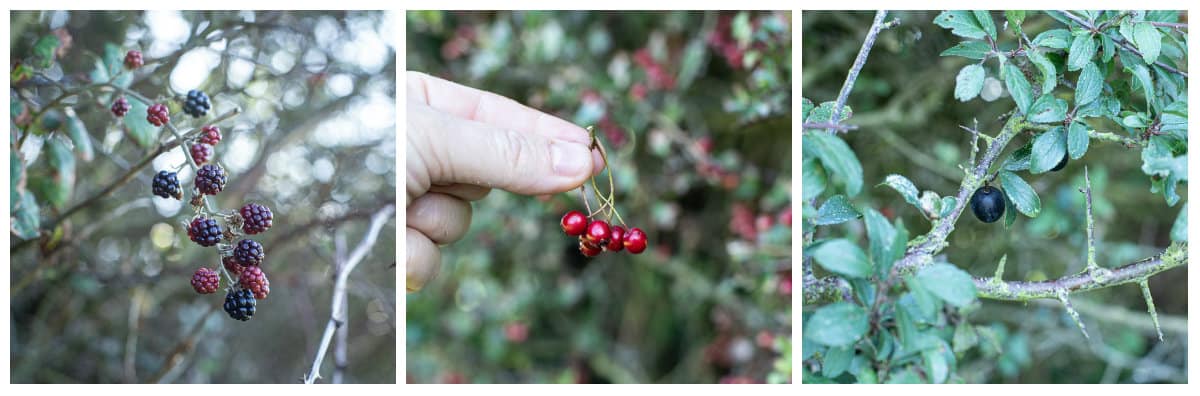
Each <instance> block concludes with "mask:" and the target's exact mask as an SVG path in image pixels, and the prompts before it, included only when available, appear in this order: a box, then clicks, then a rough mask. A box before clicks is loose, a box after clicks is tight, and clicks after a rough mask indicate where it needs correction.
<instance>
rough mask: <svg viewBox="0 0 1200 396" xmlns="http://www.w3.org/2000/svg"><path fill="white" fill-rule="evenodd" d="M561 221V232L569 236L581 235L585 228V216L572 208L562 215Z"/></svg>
mask: <svg viewBox="0 0 1200 396" xmlns="http://www.w3.org/2000/svg"><path fill="white" fill-rule="evenodd" d="M561 223H562V229H563V232H565V233H567V235H570V236H580V235H583V232H584V230H585V229H587V217H586V216H584V215H583V213H582V212H580V211H578V210H572V211H570V212H567V214H565V215H563V218H562V222H561Z"/></svg>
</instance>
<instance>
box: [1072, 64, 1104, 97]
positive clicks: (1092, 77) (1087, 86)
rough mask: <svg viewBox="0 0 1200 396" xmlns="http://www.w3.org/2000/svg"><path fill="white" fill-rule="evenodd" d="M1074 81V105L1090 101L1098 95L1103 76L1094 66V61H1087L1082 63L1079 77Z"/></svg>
mask: <svg viewBox="0 0 1200 396" xmlns="http://www.w3.org/2000/svg"><path fill="white" fill-rule="evenodd" d="M1075 81H1076V82H1075V107H1079V106H1083V105H1086V104H1088V103H1092V101H1093V100H1096V98H1099V97H1100V91H1101V89H1102V88H1103V87H1104V78H1103V77H1102V76H1100V68H1099V67H1096V64H1095V63H1092V62H1088V63H1087V64H1086V65H1084V66H1083V71H1080V72H1079V79H1077V80H1075Z"/></svg>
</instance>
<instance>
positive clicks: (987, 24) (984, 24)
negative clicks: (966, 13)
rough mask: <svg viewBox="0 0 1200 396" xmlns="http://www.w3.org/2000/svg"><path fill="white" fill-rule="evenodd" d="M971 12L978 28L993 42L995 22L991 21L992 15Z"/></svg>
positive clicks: (983, 11) (979, 11) (977, 11)
mask: <svg viewBox="0 0 1200 396" xmlns="http://www.w3.org/2000/svg"><path fill="white" fill-rule="evenodd" d="M971 12H972V13H973V14H975V20H976V21H979V27H980V28H982V29H983V31H984V32H985V33H987V35H988V36H990V37H991V38H992V39H993V40H994V39H996V22H995V21H993V20H992V14H991V13H989V12H988V11H987V10H974V11H971Z"/></svg>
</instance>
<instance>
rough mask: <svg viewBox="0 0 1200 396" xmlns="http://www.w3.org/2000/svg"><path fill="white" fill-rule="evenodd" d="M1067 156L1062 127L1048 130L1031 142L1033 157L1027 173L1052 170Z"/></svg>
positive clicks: (1065, 139)
mask: <svg viewBox="0 0 1200 396" xmlns="http://www.w3.org/2000/svg"><path fill="white" fill-rule="evenodd" d="M1064 155H1067V137H1066V134H1065V131H1063V128H1062V127H1054V128H1050V130H1048V131H1046V132H1042V134H1041V135H1038V137H1037V138H1034V140H1033V155H1032V159H1031V161H1030V163H1029V172H1030V173H1033V174H1035V175H1036V174H1039V173H1045V172H1046V171H1049V170H1050V169H1053V168H1054V167H1055V166H1056V165H1058V163H1059V162H1060V161H1062V158H1063V156H1064Z"/></svg>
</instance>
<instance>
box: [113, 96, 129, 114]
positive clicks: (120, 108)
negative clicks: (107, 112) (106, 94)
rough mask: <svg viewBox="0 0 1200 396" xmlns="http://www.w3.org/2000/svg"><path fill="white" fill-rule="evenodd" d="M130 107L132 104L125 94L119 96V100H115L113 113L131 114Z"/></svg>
mask: <svg viewBox="0 0 1200 396" xmlns="http://www.w3.org/2000/svg"><path fill="white" fill-rule="evenodd" d="M130 107H131V106H130V105H129V101H128V100H125V97H124V96H121V97H118V98H117V100H116V101H114V102H113V104H112V113H113V115H115V116H117V117H124V116H125V115H126V114H129V108H130Z"/></svg>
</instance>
